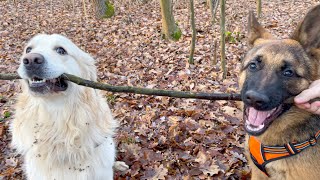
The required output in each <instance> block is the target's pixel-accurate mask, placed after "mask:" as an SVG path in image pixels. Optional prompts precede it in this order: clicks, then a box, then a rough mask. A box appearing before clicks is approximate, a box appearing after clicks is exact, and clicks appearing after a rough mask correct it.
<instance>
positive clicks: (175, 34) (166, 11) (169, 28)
mask: <svg viewBox="0 0 320 180" xmlns="http://www.w3.org/2000/svg"><path fill="white" fill-rule="evenodd" d="M160 6H161V16H162V19H161V21H162V33H163V35H164V38H165V39H169V40H173V41H177V40H179V39H180V37H181V30H180V29H179V27H178V25H177V24H176V22H175V20H174V17H173V10H172V2H171V0H160Z"/></svg>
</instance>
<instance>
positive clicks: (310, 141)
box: [308, 137, 317, 146]
mask: <svg viewBox="0 0 320 180" xmlns="http://www.w3.org/2000/svg"><path fill="white" fill-rule="evenodd" d="M308 141H309V144H310V146H314V145H316V144H317V139H316V138H315V137H311V138H310V139H309V140H308Z"/></svg>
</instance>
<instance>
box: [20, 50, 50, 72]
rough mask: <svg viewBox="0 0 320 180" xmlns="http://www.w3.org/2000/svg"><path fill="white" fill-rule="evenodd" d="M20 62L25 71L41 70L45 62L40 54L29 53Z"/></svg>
mask: <svg viewBox="0 0 320 180" xmlns="http://www.w3.org/2000/svg"><path fill="white" fill-rule="evenodd" d="M22 62H23V64H24V67H25V68H26V69H27V70H36V69H39V68H41V66H42V65H43V64H44V62H45V60H44V57H43V56H42V55H41V54H38V53H29V54H26V55H25V57H24V58H23V59H22Z"/></svg>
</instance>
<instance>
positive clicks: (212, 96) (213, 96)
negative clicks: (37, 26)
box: [0, 73, 241, 101]
mask: <svg viewBox="0 0 320 180" xmlns="http://www.w3.org/2000/svg"><path fill="white" fill-rule="evenodd" d="M63 76H64V79H65V80H68V81H71V82H73V83H75V84H78V85H81V86H86V87H91V88H94V89H100V90H105V91H111V92H122V93H134V94H144V95H154V96H168V97H176V98H192V99H206V100H232V101H241V97H240V94H233V93H231V94H227V93H204V92H186V91H171V90H162V89H149V88H140V87H132V86H112V85H109V84H103V83H98V82H94V81H89V80H86V79H82V78H80V77H77V76H74V75H71V74H63ZM14 79H21V78H20V77H19V75H18V74H1V73H0V80H14Z"/></svg>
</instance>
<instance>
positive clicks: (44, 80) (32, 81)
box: [29, 79, 46, 83]
mask: <svg viewBox="0 0 320 180" xmlns="http://www.w3.org/2000/svg"><path fill="white" fill-rule="evenodd" d="M29 82H31V83H44V82H46V79H41V80H31V81H30V80H29Z"/></svg>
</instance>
